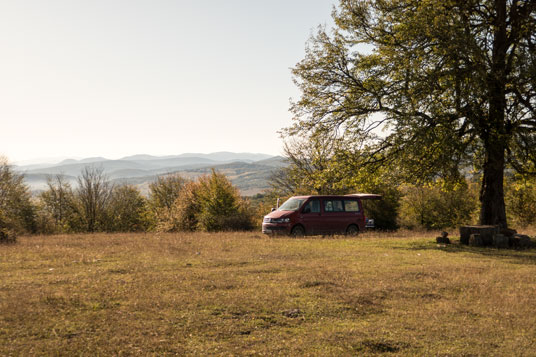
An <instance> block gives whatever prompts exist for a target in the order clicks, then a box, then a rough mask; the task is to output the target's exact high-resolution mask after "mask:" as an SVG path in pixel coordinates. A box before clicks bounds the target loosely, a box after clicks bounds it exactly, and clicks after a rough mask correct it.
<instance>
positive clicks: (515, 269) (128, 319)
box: [0, 233, 536, 356]
mask: <svg viewBox="0 0 536 357" xmlns="http://www.w3.org/2000/svg"><path fill="white" fill-rule="evenodd" d="M433 238H434V235H433V234H416V233H403V234H400V233H399V234H396V233H392V234H374V233H370V234H367V235H362V236H360V237H359V238H354V239H346V238H344V237H335V238H325V239H322V238H305V239H289V238H276V239H271V238H267V237H265V236H262V235H261V234H260V233H225V234H200V233H195V234H118V235H105V234H96V235H70V236H68V235H63V236H52V237H22V238H20V239H19V243H17V244H15V245H0V355H134V354H142V355H274V354H284V355H334V356H335V355H337V356H338V355H375V354H382V353H386V354H394V355H450V356H459V355H486V356H489V355H501V356H512V355H518V356H521V355H531V354H534V353H535V352H534V351H536V342H535V341H536V330H535V326H536V314H535V313H534V306H533V304H534V297H536V251H535V250H526V251H509V250H508V251H507V250H495V249H489V248H486V249H479V248H469V247H460V246H459V245H457V244H453V245H451V246H447V247H438V246H437V245H436V244H435V243H434V242H433Z"/></svg>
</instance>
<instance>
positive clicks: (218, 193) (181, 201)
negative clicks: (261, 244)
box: [156, 170, 253, 232]
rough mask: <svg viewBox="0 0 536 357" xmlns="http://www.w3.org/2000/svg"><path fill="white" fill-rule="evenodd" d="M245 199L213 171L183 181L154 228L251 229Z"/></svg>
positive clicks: (175, 229) (187, 229)
mask: <svg viewBox="0 0 536 357" xmlns="http://www.w3.org/2000/svg"><path fill="white" fill-rule="evenodd" d="M252 217H253V214H252V211H251V208H250V207H249V204H248V202H246V201H244V200H243V199H242V198H241V197H240V195H239V194H238V190H237V189H236V188H235V187H234V186H233V185H232V184H231V182H230V181H229V180H228V179H227V178H226V177H225V175H223V174H220V173H217V172H216V171H214V170H213V171H212V173H211V174H210V175H207V176H201V177H199V178H198V179H197V180H196V181H190V182H186V183H185V184H183V185H182V186H181V190H180V192H179V194H178V196H177V198H176V199H175V201H174V203H173V205H172V206H171V207H170V209H163V210H160V211H159V219H158V223H157V225H156V230H157V231H161V232H175V231H197V230H201V231H209V232H215V231H231V230H249V229H252V228H253V218H252Z"/></svg>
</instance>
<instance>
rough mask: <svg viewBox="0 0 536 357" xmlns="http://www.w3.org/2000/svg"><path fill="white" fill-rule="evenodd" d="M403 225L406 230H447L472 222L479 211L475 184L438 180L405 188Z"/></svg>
mask: <svg viewBox="0 0 536 357" xmlns="http://www.w3.org/2000/svg"><path fill="white" fill-rule="evenodd" d="M402 191H403V194H404V196H403V198H402V201H401V206H400V213H399V224H400V225H401V226H403V227H405V228H410V229H415V228H424V229H443V228H447V227H457V226H459V225H461V224H467V223H471V222H472V221H473V220H474V216H475V212H476V211H477V209H478V199H477V193H476V191H475V188H474V185H472V184H471V183H469V182H467V181H462V182H459V183H449V182H445V181H444V180H439V179H438V180H436V181H434V182H431V183H428V184H425V185H411V184H406V185H403V186H402Z"/></svg>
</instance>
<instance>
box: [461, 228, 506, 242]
mask: <svg viewBox="0 0 536 357" xmlns="http://www.w3.org/2000/svg"><path fill="white" fill-rule="evenodd" d="M498 232H499V230H498V228H497V227H496V226H461V227H460V243H462V244H469V238H470V237H471V234H478V235H480V239H481V240H482V245H492V244H493V236H494V235H495V234H497V233H498Z"/></svg>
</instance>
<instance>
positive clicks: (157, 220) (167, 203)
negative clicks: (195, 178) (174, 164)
mask: <svg viewBox="0 0 536 357" xmlns="http://www.w3.org/2000/svg"><path fill="white" fill-rule="evenodd" d="M187 182H188V181H187V180H186V179H185V178H183V177H182V176H180V175H178V174H170V175H166V176H159V177H158V178H157V179H156V181H155V182H153V183H151V184H150V185H149V199H148V203H147V204H148V208H149V212H148V216H149V220H150V228H151V229H156V230H157V231H173V230H176V229H175V228H174V223H173V219H174V218H173V217H175V216H176V212H175V211H176V207H175V201H176V200H177V198H178V197H179V195H180V193H181V191H182V189H183V187H184V185H185V184H186V183H187Z"/></svg>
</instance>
